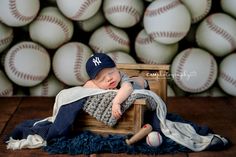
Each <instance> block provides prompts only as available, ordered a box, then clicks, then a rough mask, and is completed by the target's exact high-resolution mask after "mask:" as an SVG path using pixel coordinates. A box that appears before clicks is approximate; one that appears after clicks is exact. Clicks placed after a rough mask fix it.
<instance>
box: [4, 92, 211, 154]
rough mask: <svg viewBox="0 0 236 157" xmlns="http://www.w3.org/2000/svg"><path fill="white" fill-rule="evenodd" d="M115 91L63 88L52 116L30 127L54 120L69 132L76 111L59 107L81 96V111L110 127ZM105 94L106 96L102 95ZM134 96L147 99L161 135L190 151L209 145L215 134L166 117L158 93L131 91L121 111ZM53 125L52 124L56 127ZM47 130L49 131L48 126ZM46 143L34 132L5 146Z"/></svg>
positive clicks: (36, 146)
mask: <svg viewBox="0 0 236 157" xmlns="http://www.w3.org/2000/svg"><path fill="white" fill-rule="evenodd" d="M109 92H111V93H109ZM116 92H117V91H115V90H101V89H87V88H83V87H75V88H71V89H67V90H63V91H61V92H60V93H59V94H58V95H57V96H56V99H55V103H54V108H53V114H52V116H51V117H48V118H45V119H43V120H40V121H37V122H36V123H34V125H33V127H34V126H37V124H40V123H42V122H45V121H46V122H51V123H52V124H55V123H56V124H57V125H59V126H60V125H62V126H63V129H62V130H66V131H67V132H66V133H68V134H69V132H68V130H67V127H70V126H69V125H66V124H67V123H68V124H71V123H73V120H74V118H75V116H76V114H72V113H76V112H75V111H74V110H73V108H72V109H70V111H69V112H63V110H64V108H63V107H64V106H67V105H68V104H70V103H74V102H77V101H79V100H81V99H84V98H89V99H88V101H86V103H85V105H84V110H85V111H87V112H90V111H92V110H93V111H94V112H91V113H90V114H91V115H93V116H95V117H96V118H97V119H98V120H101V121H103V122H105V123H106V124H108V125H111V126H112V125H114V124H116V121H115V120H114V119H113V118H112V116H111V103H112V100H113V99H112V97H114V96H115V93H116ZM106 93H107V94H108V95H106ZM104 94H105V95H104ZM92 96H94V97H92ZM110 96H111V97H110ZM137 98H146V99H147V101H148V108H149V109H150V110H155V112H156V116H157V118H158V119H159V121H160V128H161V131H162V133H163V134H164V136H166V137H168V138H170V139H172V140H173V141H175V142H177V143H179V144H181V145H183V146H185V147H187V148H189V149H190V150H193V151H202V150H204V149H206V148H207V146H208V145H209V144H210V142H211V140H212V139H213V137H214V136H215V135H214V134H209V135H206V136H202V135H199V134H198V133H197V132H196V131H195V129H194V128H193V127H192V126H191V125H189V124H186V123H181V122H173V121H170V120H168V119H166V115H167V108H166V105H165V103H164V102H163V100H162V99H161V98H160V97H159V96H158V95H156V94H155V93H154V92H152V91H150V90H144V89H143V90H134V91H133V93H132V94H131V96H130V97H129V98H128V99H127V100H126V101H125V102H124V104H122V106H124V107H123V108H122V111H123V112H124V111H125V110H126V109H127V108H128V107H129V106H130V105H131V104H132V102H133V101H134V100H135V99H137ZM94 102H96V103H97V102H100V103H99V104H98V106H99V107H98V108H99V109H98V110H96V109H95V108H96V107H97V106H96V105H97V104H95V103H94ZM105 102H106V103H105ZM75 104H76V103H75ZM94 105H95V106H94ZM104 105H106V106H104ZM72 106H73V105H72ZM75 106H76V105H75ZM61 109H63V110H61ZM78 109H81V108H80V107H78ZM59 111H62V112H59ZM102 111H105V114H101V113H102ZM61 113H63V116H62V117H66V116H67V115H71V114H72V115H73V116H74V117H71V118H70V119H67V120H66V121H65V120H63V118H61V119H60V118H59V120H58V118H57V117H60V115H61ZM66 114H67V115H66ZM98 115H99V116H98ZM60 120H61V121H60ZM58 121H59V122H58ZM57 125H56V127H58V126H57ZM48 130H50V128H49V129H48ZM55 131H60V132H61V130H58V129H55ZM63 135H64V134H63ZM46 142H47V141H45V139H44V138H42V137H41V136H40V135H38V134H33V135H29V136H28V137H27V138H26V139H20V140H17V139H13V138H10V140H9V141H8V149H21V148H38V147H42V146H45V145H47V143H46Z"/></svg>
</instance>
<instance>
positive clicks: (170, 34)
mask: <svg viewBox="0 0 236 157" xmlns="http://www.w3.org/2000/svg"><path fill="white" fill-rule="evenodd" d="M186 34H187V32H171V31H166V32H165V31H161V32H151V33H150V34H149V35H150V36H151V38H153V39H155V38H156V37H158V38H162V37H165V38H182V37H184V36H185V35H186Z"/></svg>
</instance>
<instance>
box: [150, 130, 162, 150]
mask: <svg viewBox="0 0 236 157" xmlns="http://www.w3.org/2000/svg"><path fill="white" fill-rule="evenodd" d="M162 142H163V139H162V136H161V134H160V133H159V132H157V131H152V132H150V133H149V134H148V135H147V137H146V143H147V144H148V145H149V146H151V147H159V146H160V145H161V144H162Z"/></svg>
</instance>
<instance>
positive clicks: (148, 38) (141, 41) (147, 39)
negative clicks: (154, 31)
mask: <svg viewBox="0 0 236 157" xmlns="http://www.w3.org/2000/svg"><path fill="white" fill-rule="evenodd" d="M136 43H138V44H144V45H147V44H151V43H153V38H152V37H151V36H146V37H144V38H142V37H141V36H139V37H137V38H136Z"/></svg>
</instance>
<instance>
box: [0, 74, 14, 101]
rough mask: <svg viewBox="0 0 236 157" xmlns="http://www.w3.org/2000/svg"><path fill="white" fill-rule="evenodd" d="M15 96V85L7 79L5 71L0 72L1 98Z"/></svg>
mask: <svg viewBox="0 0 236 157" xmlns="http://www.w3.org/2000/svg"><path fill="white" fill-rule="evenodd" d="M12 95H13V84H12V82H11V81H10V80H9V79H8V78H7V77H6V75H5V74H4V73H3V71H1V70H0V97H1V96H12Z"/></svg>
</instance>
